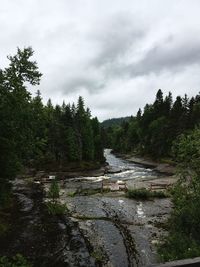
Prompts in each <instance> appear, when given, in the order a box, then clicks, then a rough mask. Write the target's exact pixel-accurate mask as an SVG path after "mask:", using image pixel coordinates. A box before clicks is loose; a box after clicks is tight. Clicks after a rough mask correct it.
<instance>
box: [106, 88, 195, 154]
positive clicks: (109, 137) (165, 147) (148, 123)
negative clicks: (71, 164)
mask: <svg viewBox="0 0 200 267" xmlns="http://www.w3.org/2000/svg"><path fill="white" fill-rule="evenodd" d="M121 121H122V122H121ZM119 122H121V124H118V125H112V120H111V121H109V123H110V125H111V126H110V127H105V128H104V131H103V140H104V146H105V147H110V148H112V149H113V150H114V151H116V152H121V153H128V152H136V153H139V154H141V155H148V156H150V157H152V158H154V159H159V158H162V157H171V156H172V150H171V149H172V145H173V142H174V141H175V140H176V139H177V138H178V136H180V135H181V134H184V133H185V132H187V131H190V130H192V129H194V128H195V126H197V125H198V124H199V123H200V94H197V95H196V96H194V97H191V98H189V97H188V96H187V95H186V94H185V95H184V96H183V97H181V96H177V97H176V99H175V100H173V96H172V93H171V92H169V93H168V95H166V96H163V92H162V90H161V89H159V90H158V92H157V94H156V97H155V101H154V102H153V103H152V104H146V105H145V107H144V109H143V110H142V109H141V108H140V109H139V110H138V112H137V114H136V116H131V117H130V119H129V120H128V121H127V120H124V121H123V120H122V119H120V121H119ZM106 126H107V125H106Z"/></svg>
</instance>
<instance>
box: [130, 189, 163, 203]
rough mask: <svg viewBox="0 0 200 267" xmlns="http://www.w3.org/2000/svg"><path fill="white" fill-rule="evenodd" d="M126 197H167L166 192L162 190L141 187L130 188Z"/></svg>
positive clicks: (144, 198)
mask: <svg viewBox="0 0 200 267" xmlns="http://www.w3.org/2000/svg"><path fill="white" fill-rule="evenodd" d="M126 197H128V198H134V199H143V200H146V199H149V198H165V197H167V195H166V193H164V192H162V191H149V190H147V189H145V188H141V189H131V190H130V189H129V190H128V192H127V193H126Z"/></svg>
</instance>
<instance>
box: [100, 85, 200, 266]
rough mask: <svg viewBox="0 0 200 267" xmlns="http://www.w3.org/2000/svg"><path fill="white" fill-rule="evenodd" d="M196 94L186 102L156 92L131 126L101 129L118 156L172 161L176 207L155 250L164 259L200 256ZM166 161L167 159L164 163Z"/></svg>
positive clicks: (199, 105) (199, 134)
mask: <svg viewBox="0 0 200 267" xmlns="http://www.w3.org/2000/svg"><path fill="white" fill-rule="evenodd" d="M199 123H200V95H199V94H198V95H196V96H195V97H192V98H190V99H189V98H188V97H187V95H185V96H184V97H180V96H178V97H177V98H176V100H175V101H173V98H172V94H171V93H169V94H168V95H167V96H166V97H163V93H162V91H161V90H158V92H157V94H156V99H155V101H154V103H153V104H146V106H145V107H144V110H143V111H142V110H141V109H139V111H138V112H137V115H136V116H135V117H131V119H130V121H129V122H122V124H121V125H120V126H119V125H118V126H112V127H109V128H104V131H103V133H104V134H103V138H104V144H105V145H106V146H108V147H111V148H113V150H114V151H116V152H120V153H134V154H139V155H143V156H149V157H151V158H153V159H156V160H158V161H160V160H163V159H165V162H171V159H172V160H173V163H176V165H177V173H176V175H177V177H178V178H179V179H178V182H177V183H176V184H175V186H174V187H173V188H172V189H171V190H170V191H169V194H170V196H171V199H172V201H173V204H174V209H173V211H172V214H171V217H170V218H169V221H168V222H167V223H166V225H165V226H164V227H165V229H167V230H168V236H166V237H165V238H164V239H163V240H162V242H161V243H160V245H159V246H158V247H159V249H158V251H159V254H160V256H161V259H162V260H163V261H170V260H177V259H183V258H193V257H199V255H200V209H199V205H200V164H199V160H200V129H199ZM166 158H167V161H166Z"/></svg>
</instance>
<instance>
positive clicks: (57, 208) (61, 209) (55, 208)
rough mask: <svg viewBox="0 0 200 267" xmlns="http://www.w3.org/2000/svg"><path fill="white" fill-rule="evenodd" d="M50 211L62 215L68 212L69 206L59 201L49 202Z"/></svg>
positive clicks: (52, 213)
mask: <svg viewBox="0 0 200 267" xmlns="http://www.w3.org/2000/svg"><path fill="white" fill-rule="evenodd" d="M46 205H47V209H48V213H49V214H51V215H62V214H64V213H65V212H66V210H67V206H66V205H65V204H61V203H58V202H48V203H47V204H46Z"/></svg>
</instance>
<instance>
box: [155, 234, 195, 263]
mask: <svg viewBox="0 0 200 267" xmlns="http://www.w3.org/2000/svg"><path fill="white" fill-rule="evenodd" d="M158 253H159V254H160V258H161V260H162V261H163V262H166V261H173V260H180V259H187V258H195V257H199V255H200V244H199V243H197V242H196V241H195V240H194V239H192V238H190V237H189V236H188V235H186V234H184V233H182V232H181V231H177V232H174V231H172V232H170V234H169V236H168V237H167V238H166V239H165V240H164V243H163V244H161V245H159V248H158Z"/></svg>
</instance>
